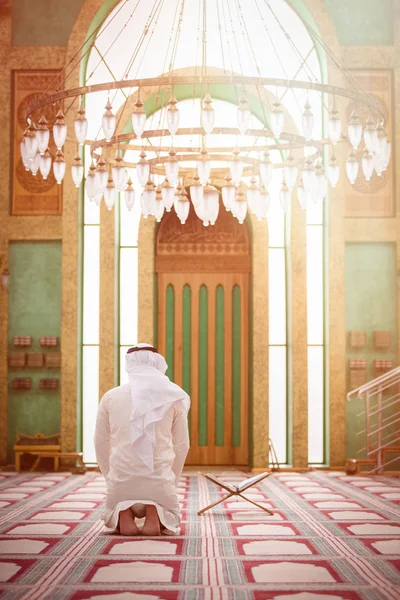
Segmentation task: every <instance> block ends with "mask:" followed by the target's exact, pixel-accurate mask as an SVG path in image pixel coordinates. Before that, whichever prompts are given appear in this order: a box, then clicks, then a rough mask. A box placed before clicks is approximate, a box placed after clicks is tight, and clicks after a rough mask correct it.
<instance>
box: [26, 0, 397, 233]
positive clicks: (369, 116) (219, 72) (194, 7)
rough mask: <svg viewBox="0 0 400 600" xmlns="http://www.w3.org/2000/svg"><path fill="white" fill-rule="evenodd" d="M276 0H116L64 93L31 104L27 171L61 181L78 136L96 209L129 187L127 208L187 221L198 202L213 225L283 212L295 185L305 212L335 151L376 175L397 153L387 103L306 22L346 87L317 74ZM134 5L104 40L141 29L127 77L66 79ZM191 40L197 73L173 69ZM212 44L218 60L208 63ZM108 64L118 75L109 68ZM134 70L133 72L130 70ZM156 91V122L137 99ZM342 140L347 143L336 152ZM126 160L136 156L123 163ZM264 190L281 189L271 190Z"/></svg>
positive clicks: (332, 166) (79, 179)
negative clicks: (223, 97) (230, 111)
mask: <svg viewBox="0 0 400 600" xmlns="http://www.w3.org/2000/svg"><path fill="white" fill-rule="evenodd" d="M279 2H280V3H281V4H283V0H246V2H245V0H234V1H233V2H232V1H231V0H194V1H193V2H189V3H188V2H187V1H186V4H185V0H178V1H177V3H176V8H174V10H172V2H167V3H166V4H165V5H164V0H155V1H154V2H153V3H152V6H150V4H151V3H150V2H148V1H147V0H136V1H135V2H133V0H122V1H121V2H120V4H119V5H118V6H117V9H116V10H115V11H114V13H113V16H112V18H111V19H110V18H109V21H107V22H106V24H103V25H102V26H100V27H98V28H97V29H95V30H94V31H93V32H92V34H91V36H90V37H89V39H88V40H86V42H85V44H86V45H85V46H84V47H82V48H81V49H80V51H79V52H78V53H77V55H76V56H75V57H74V58H73V59H72V60H71V61H70V63H69V64H68V65H67V67H66V68H65V69H64V72H63V79H64V82H65V83H64V84H63V88H64V89H61V90H59V86H60V78H56V79H55V81H54V86H53V89H49V90H47V92H46V93H45V94H43V96H42V97H41V98H40V99H39V100H38V101H36V102H35V103H34V104H32V105H31V106H30V107H29V108H28V110H27V126H26V130H25V133H24V136H23V138H22V140H21V144H20V148H21V155H22V160H23V162H24V165H25V168H26V170H27V171H28V170H29V171H31V173H32V175H33V176H35V177H42V178H43V179H46V178H47V177H48V176H49V174H50V172H51V171H52V172H53V174H54V177H55V179H56V181H57V183H58V184H61V183H62V181H63V179H64V177H65V173H66V168H67V165H66V161H65V159H64V154H63V148H64V144H65V143H74V144H76V146H77V154H76V157H75V158H74V160H73V163H72V164H71V165H68V170H70V172H71V175H72V179H73V182H74V184H75V185H76V187H77V188H79V187H80V186H81V185H84V188H85V192H86V195H87V197H88V198H89V199H90V200H91V201H93V202H95V203H96V204H100V203H101V202H102V201H103V200H104V202H105V204H106V205H107V207H108V208H109V209H112V207H113V206H114V205H115V203H116V201H117V200H118V198H119V194H121V197H123V200H124V202H125V203H126V206H127V207H128V209H129V210H131V209H132V207H133V205H134V204H135V202H140V209H141V213H142V215H143V216H144V217H147V216H149V215H154V216H155V218H156V219H157V221H160V220H161V218H162V216H163V214H164V211H170V210H172V209H173V210H175V211H176V213H177V215H178V218H179V219H180V221H181V223H182V224H183V223H185V221H186V219H187V217H188V214H189V211H190V210H194V211H195V213H196V215H197V216H198V217H199V218H200V219H201V221H202V222H203V224H204V225H205V226H208V225H213V224H214V223H215V222H216V220H217V218H218V212H219V210H220V205H222V206H223V207H224V208H225V209H226V210H227V211H230V212H231V213H232V214H233V216H234V217H236V218H237V219H238V221H239V222H240V223H243V222H244V220H245V218H246V215H247V212H248V211H250V212H251V213H253V214H254V215H255V216H256V217H257V218H258V219H260V220H261V219H265V218H267V216H268V211H269V208H270V204H271V202H276V203H278V204H279V205H280V206H281V208H282V210H283V211H284V212H286V211H288V210H289V208H290V206H291V199H292V194H293V191H294V190H295V191H296V195H297V199H298V202H299V203H300V206H301V207H302V208H303V209H306V208H307V207H308V206H310V205H312V204H318V203H321V202H322V200H323V199H324V197H325V196H326V195H327V193H328V188H329V185H330V186H331V187H333V188H334V187H335V186H336V185H337V183H338V181H339V176H340V160H338V158H337V157H336V154H338V155H340V156H342V155H343V152H344V153H345V154H347V160H345V172H346V176H347V178H348V179H349V181H350V183H351V184H354V183H355V181H356V179H357V177H364V178H365V180H366V181H369V180H370V179H371V177H373V176H374V177H375V176H377V177H380V176H381V175H382V173H383V172H384V171H385V170H386V169H387V167H388V163H389V159H390V151H391V144H390V142H389V141H388V136H387V134H386V132H385V116H384V113H383V110H382V107H381V106H380V104H379V103H377V101H376V99H375V98H374V97H373V96H371V95H369V94H368V93H366V92H365V91H364V90H362V89H361V88H360V86H359V84H358V83H357V81H356V80H355V78H354V77H353V76H352V75H351V73H350V72H348V71H346V70H345V69H344V68H343V67H342V65H341V63H340V61H339V59H338V58H337V57H336V56H335V55H334V54H333V52H332V51H331V50H330V49H329V47H327V45H326V44H325V42H324V40H323V39H321V37H320V36H319V34H318V33H317V32H316V31H315V30H314V29H313V28H312V27H311V26H310V25H309V24H307V23H304V28H305V31H306V32H307V33H308V35H309V37H310V39H311V40H312V42H313V43H315V44H317V45H319V47H320V48H322V49H323V50H324V51H325V54H326V56H327V58H328V59H329V61H330V63H331V65H333V67H332V68H334V69H336V71H337V76H338V77H340V81H341V82H343V84H342V85H339V86H337V85H335V86H333V85H328V84H326V83H322V82H321V81H319V80H318V77H317V76H316V74H315V72H313V69H312V68H311V67H309V65H308V62H307V56H304V52H303V50H302V48H301V47H299V44H298V43H297V42H296V39H294V38H295V36H294V35H293V31H292V32H290V31H289V30H288V28H287V27H286V26H285V21H284V20H283V19H281V18H280V16H279V11H277V4H278V3H279ZM132 7H133V10H132V11H131V12H130V13H129V14H128V13H126V14H127V17H126V18H125V19H124V22H123V24H122V25H121V27H120V29H119V30H118V31H116V32H114V33H113V36H112V38H111V39H109V41H108V47H109V48H110V49H111V48H112V47H113V46H114V44H115V43H116V41H117V40H118V39H119V37H120V36H121V35H122V33H124V32H125V31H126V30H129V29H130V31H131V32H132V38H133V37H134V36H133V32H134V31H136V34H135V35H136V37H135V39H133V42H132V48H130V52H129V54H130V55H129V58H128V59H127V61H126V63H127V64H126V65H125V66H124V68H123V75H122V76H121V77H118V78H116V77H113V78H111V80H110V81H108V82H102V83H89V82H88V84H87V85H84V86H80V87H77V88H68V87H67V86H66V83H67V79H68V77H69V76H70V74H71V72H72V71H73V70H75V69H80V68H81V61H82V60H85V57H86V56H87V53H88V46H89V49H90V48H91V47H92V46H93V45H94V44H95V39H97V38H100V36H104V35H105V33H106V30H107V27H108V26H109V25H110V22H111V21H112V20H113V19H115V17H116V15H117V14H118V13H119V12H120V11H123V10H125V11H126V10H130V9H131V8H132ZM138 10H141V11H142V13H143V27H142V29H141V30H140V32H138V31H137V28H138V25H137V23H138V20H139V19H136V21H135V22H133V21H134V17H135V14H136V15H137V14H138V12H137V11H138ZM163 10H164V13H163ZM290 10H291V9H290ZM165 11H166V12H165ZM189 12H190V15H195V16H196V25H194V24H193V22H194V21H193V19H192V21H190V19H189V18H188V14H189ZM172 13H173V15H172ZM190 15H189V16H190ZM168 16H171V28H170V31H169V32H168V35H167V34H166V26H165V23H164V21H165V20H166V19H167V17H168ZM270 23H273V25H274V27H275V31H277V32H278V34H279V36H280V38H279V39H281V42H282V43H283V42H284V43H285V44H286V45H287V48H288V49H289V50H290V52H291V57H292V62H293V61H297V64H296V65H294V69H293V70H294V74H293V77H292V78H289V77H288V74H287V73H286V72H285V69H284V68H283V67H282V69H281V70H280V67H279V65H280V64H282V53H285V52H289V50H287V49H286V50H285V48H283V49H282V48H279V47H276V43H274V40H273V36H272V34H271V31H270ZM135 27H136V29H134V28H135ZM190 28H192V30H190ZM257 28H258V29H257ZM188 29H189V31H188ZM257 32H258V33H257ZM96 36H97V38H96ZM163 39H165V48H164V47H163ZM182 40H183V41H182ZM190 40H193V45H194V46H196V52H195V55H196V56H197V55H200V54H201V60H199V61H198V62H197V63H196V64H195V66H193V67H192V68H190V69H182V68H176V57H177V53H178V49H179V48H180V46H181V47H182V45H183V46H184V48H183V50H182V48H181V54H182V51H183V53H184V52H185V51H186V48H188V50H187V52H188V55H190V51H189V44H190ZM260 40H266V41H267V40H269V42H268V43H270V48H272V49H273V50H274V51H275V54H276V56H271V55H270V54H269V55H268V56H263V52H264V50H265V48H263V47H260V46H261V44H260ZM266 41H265V43H267V42H266ZM275 42H276V40H275ZM263 43H264V42H263ZM151 44H153V46H152V45H151ZM210 44H211V48H210ZM217 45H218V48H219V54H218V60H217V59H215V62H214V57H215V56H216V48H217ZM85 48H86V50H85ZM152 48H153V49H152ZM155 51H156V52H157V57H158V56H165V62H167V61H168V63H169V64H168V69H164V70H161V71H159V72H160V73H161V74H160V75H156V76H153V77H145V76H138V74H140V75H142V73H141V71H140V69H141V65H142V63H143V60H145V59H146V56H147V57H149V56H151V55H152V54H151V53H152V52H155ZM107 54H108V50H107V51H106V52H103V54H102V55H101V64H102V66H104V65H106V66H108V65H107ZM233 55H234V59H232V56H233ZM152 56H154V57H155V56H156V55H155V54H153V55H152ZM157 60H158V59H157ZM215 63H218V64H215ZM245 63H246V65H250V66H247V67H246V66H244V65H245ZM221 65H222V68H221ZM178 66H179V65H178ZM269 67H271V68H272V74H269V73H268V69H269ZM108 70H109V71H110V72H111V68H110V67H108ZM133 73H136V76H133V77H132V74H133ZM277 75H279V76H277ZM300 75H303V76H304V77H301V76H300ZM182 87H184V88H185V89H186V90H188V89H191V90H192V99H193V107H195V108H196V110H195V111H194V112H193V114H192V118H191V120H190V122H189V123H188V125H189V126H184V125H182V119H181V113H182V107H183V104H184V102H185V101H186V102H187V101H188V95H187V93H186V100H179V101H178V100H177V97H178V96H179V94H178V93H177V91H178V90H180V89H182ZM213 89H214V90H215V89H220V90H221V89H223V90H231V91H232V90H233V96H234V97H235V104H236V108H235V112H236V115H231V116H232V118H231V119H230V122H229V123H224V124H223V125H221V124H219V123H218V119H217V118H216V112H217V111H216V110H215V107H216V104H217V103H218V102H219V100H218V99H216V98H213V95H212V92H211V90H213ZM154 90H156V100H157V101H158V107H157V111H158V113H157V114H158V119H157V120H158V122H157V123H156V126H154V122H153V121H154V119H149V118H148V115H147V114H146V110H145V103H144V101H143V99H142V98H143V97H147V96H148V95H149V94H150V93H153V94H154ZM118 91H119V92H120V93H123V95H124V102H123V103H121V102H120V105H119V106H113V94H114V98H115V94H116V93H117V92H118ZM99 93H103V95H104V93H106V94H107V97H106V103H105V106H104V113H103V115H102V117H101V116H100V117H99V116H96V115H93V114H89V113H87V111H86V109H85V105H86V104H87V99H88V96H89V95H92V94H99ZM288 95H290V97H291V99H292V105H293V106H295V107H296V110H297V112H298V118H297V122H294V119H293V118H292V116H291V113H290V110H288V108H287V105H286V104H285V102H286V99H287V96H288ZM195 100H196V103H195V102H194V101H195ZM51 105H55V106H56V107H57V108H58V112H57V114H56V118H55V120H54V121H53V122H48V121H47V120H46V117H45V111H46V107H49V106H51ZM349 106H350V110H349V109H348V107H349ZM254 107H256V109H257V111H258V116H257V118H256V116H255V114H254V113H255V111H256V109H255V108H254ZM346 109H347V111H348V112H347V117H346ZM71 111H73V113H74V119H73V130H72V127H71V128H70V130H69V131H68V130H67V124H66V116H67V113H70V115H71ZM128 113H129V114H128ZM97 114H98V112H97ZM260 115H261V116H260ZM128 118H129V120H130V124H131V127H129V131H126V128H125V131H124V130H123V127H122V125H125V124H126V122H127V121H128ZM96 119H97V121H98V128H99V129H98V131H99V134H98V135H97V136H96V137H95V139H88V125H89V122H90V121H91V120H96ZM70 120H71V117H70ZM149 121H151V123H150V126H149V125H148V124H149ZM322 123H324V126H323V127H322V126H321V124H322ZM84 146H86V147H88V148H89V149H90V160H89V161H86V163H87V164H86V165H84V162H85V161H84V160H82V159H84V152H83V149H82V147H84ZM341 146H343V150H341V151H340V152H339V153H338V152H337V148H338V147H341ZM129 156H134V157H136V158H135V160H129ZM85 170H86V173H85ZM273 177H275V178H276V177H278V178H279V180H280V183H279V189H278V190H277V193H276V194H275V193H274V194H272V192H271V194H270V192H269V190H270V186H271V181H272V178H273ZM270 195H271V196H277V197H272V198H271V199H270ZM220 200H221V201H222V202H221V201H220Z"/></svg>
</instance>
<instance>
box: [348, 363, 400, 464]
mask: <svg viewBox="0 0 400 600" xmlns="http://www.w3.org/2000/svg"><path fill="white" fill-rule="evenodd" d="M355 399H360V400H362V399H364V401H365V403H364V408H363V410H362V411H361V412H360V413H358V415H357V417H358V418H361V417H363V418H364V421H365V426H364V427H363V429H361V430H360V431H358V432H357V438H358V440H359V441H360V442H361V445H362V447H361V448H359V449H358V450H357V459H356V462H357V463H360V464H362V463H364V464H371V465H374V468H373V469H372V470H370V471H368V473H370V474H371V473H378V474H379V475H380V474H382V473H383V469H384V467H386V466H387V465H390V464H392V463H394V462H395V461H398V460H399V457H398V456H396V457H395V458H393V459H391V460H387V458H386V457H387V455H388V454H392V455H393V453H397V454H399V455H400V367H396V368H395V369H392V370H391V371H388V372H387V373H384V374H383V375H381V376H380V377H377V378H376V379H373V380H372V381H370V382H368V383H366V384H364V385H361V386H360V387H358V388H356V389H355V390H352V391H351V392H349V393H348V394H347V401H351V400H355ZM396 444H397V446H396Z"/></svg>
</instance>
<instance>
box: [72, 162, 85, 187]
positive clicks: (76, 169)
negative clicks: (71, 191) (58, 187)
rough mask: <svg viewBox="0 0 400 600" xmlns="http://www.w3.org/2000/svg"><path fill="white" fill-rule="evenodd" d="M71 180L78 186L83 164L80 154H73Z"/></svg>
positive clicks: (80, 181) (81, 177) (81, 176)
mask: <svg viewBox="0 0 400 600" xmlns="http://www.w3.org/2000/svg"><path fill="white" fill-rule="evenodd" d="M71 174H72V180H73V182H74V184H75V186H76V187H77V188H78V187H79V186H80V185H81V183H82V179H83V164H82V161H81V157H80V156H78V155H77V156H75V158H74V162H73V164H72V167H71Z"/></svg>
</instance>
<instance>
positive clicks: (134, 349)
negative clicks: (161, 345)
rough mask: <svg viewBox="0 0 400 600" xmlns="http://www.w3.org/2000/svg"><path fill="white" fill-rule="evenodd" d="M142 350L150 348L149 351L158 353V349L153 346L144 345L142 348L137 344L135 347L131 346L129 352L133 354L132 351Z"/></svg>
mask: <svg viewBox="0 0 400 600" xmlns="http://www.w3.org/2000/svg"><path fill="white" fill-rule="evenodd" d="M140 350H148V351H149V352H155V353H156V354H158V350H157V349H156V348H153V346H142V347H141V348H139V347H137V346H135V347H134V348H129V350H128V351H127V354H132V352H139V351H140Z"/></svg>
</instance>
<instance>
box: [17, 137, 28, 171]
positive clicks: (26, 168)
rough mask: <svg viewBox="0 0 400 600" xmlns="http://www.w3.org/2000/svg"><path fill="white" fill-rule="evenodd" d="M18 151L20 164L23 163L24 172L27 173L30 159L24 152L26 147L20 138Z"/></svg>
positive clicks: (23, 140) (23, 139)
mask: <svg viewBox="0 0 400 600" xmlns="http://www.w3.org/2000/svg"><path fill="white" fill-rule="evenodd" d="M19 147H20V150H21V158H22V162H23V163H24V167H25V171H29V168H30V167H29V163H30V158H29V156H28V153H27V151H26V145H25V138H22V140H21V142H20V144H19Z"/></svg>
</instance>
